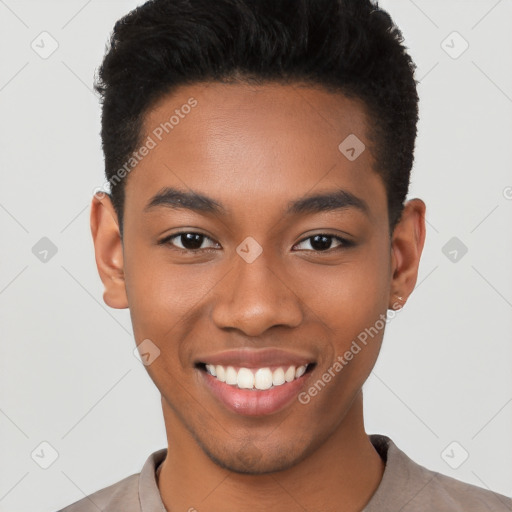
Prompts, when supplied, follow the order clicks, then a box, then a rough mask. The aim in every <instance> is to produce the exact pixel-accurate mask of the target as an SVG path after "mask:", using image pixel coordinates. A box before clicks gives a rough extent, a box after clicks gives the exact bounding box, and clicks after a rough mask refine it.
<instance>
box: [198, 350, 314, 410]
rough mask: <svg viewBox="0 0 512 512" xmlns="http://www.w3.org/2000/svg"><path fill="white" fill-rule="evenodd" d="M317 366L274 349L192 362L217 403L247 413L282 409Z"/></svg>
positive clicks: (236, 352) (207, 357) (206, 357)
mask: <svg viewBox="0 0 512 512" xmlns="http://www.w3.org/2000/svg"><path fill="white" fill-rule="evenodd" d="M315 367H316V362H315V361H313V360H308V359H306V358H304V357H297V356H292V355H290V354H284V353H283V352H280V353H279V354H278V353H277V352H276V351H263V350H262V351H258V352H256V351H251V352H249V351H232V352H229V353H228V352H225V353H223V354H219V355H213V356H205V357H204V358H202V360H201V361H197V362H196V363H195V368H196V370H197V371H198V373H199V376H200V381H201V383H202V384H203V385H204V386H205V387H206V388H207V390H208V392H209V393H210V394H212V395H213V397H214V398H215V399H216V400H217V403H220V404H221V405H223V406H225V407H227V408H228V409H229V410H230V411H232V412H235V413H237V414H242V415H246V416H261V415H268V414H273V413H276V412H278V411H281V410H282V409H284V408H285V407H287V406H288V405H290V404H291V402H292V401H293V400H294V398H297V396H298V394H299V393H300V391H301V389H302V388H303V387H304V386H305V383H306V381H307V380H308V379H309V376H310V375H311V373H312V372H313V370H314V369H315Z"/></svg>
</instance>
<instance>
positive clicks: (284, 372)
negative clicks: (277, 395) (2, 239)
mask: <svg viewBox="0 0 512 512" xmlns="http://www.w3.org/2000/svg"><path fill="white" fill-rule="evenodd" d="M309 366H310V365H309V364H306V365H301V366H297V367H295V366H287V367H285V366H279V367H277V368H275V369H274V370H272V369H271V368H269V367H265V368H243V367H242V368H236V367H233V366H222V365H220V364H218V365H213V364H205V369H206V371H207V372H208V373H209V374H210V375H211V376H212V377H215V378H216V379H217V380H219V381H220V382H225V383H226V384H229V385H230V386H236V387H238V388H239V389H252V390H260V391H264V390H267V389H271V388H274V387H277V386H282V385H283V384H285V383H287V382H292V381H294V380H295V379H298V378H300V377H302V375H304V374H305V373H306V371H307V369H308V367H309Z"/></svg>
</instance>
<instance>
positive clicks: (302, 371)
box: [295, 366, 306, 379]
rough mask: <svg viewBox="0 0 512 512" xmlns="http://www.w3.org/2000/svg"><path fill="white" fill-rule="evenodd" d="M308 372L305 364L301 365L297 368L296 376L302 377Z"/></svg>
mask: <svg viewBox="0 0 512 512" xmlns="http://www.w3.org/2000/svg"><path fill="white" fill-rule="evenodd" d="M305 373H306V367H305V366H299V367H298V368H297V369H296V370H295V378H296V379H298V378H299V377H302V375H304V374H305Z"/></svg>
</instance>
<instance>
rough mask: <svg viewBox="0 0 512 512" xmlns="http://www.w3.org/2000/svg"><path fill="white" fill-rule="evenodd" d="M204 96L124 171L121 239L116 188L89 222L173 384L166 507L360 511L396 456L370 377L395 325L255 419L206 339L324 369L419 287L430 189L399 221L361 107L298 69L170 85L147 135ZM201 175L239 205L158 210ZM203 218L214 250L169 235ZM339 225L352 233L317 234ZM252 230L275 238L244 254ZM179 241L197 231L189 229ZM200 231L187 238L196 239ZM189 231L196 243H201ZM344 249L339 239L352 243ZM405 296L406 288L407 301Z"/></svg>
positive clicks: (141, 334)
mask: <svg viewBox="0 0 512 512" xmlns="http://www.w3.org/2000/svg"><path fill="white" fill-rule="evenodd" d="M190 97H194V98H195V99H197V101H198V106H197V107H195V108H194V109H193V110H192V111H191V112H190V113H189V114H188V115H187V116H186V117H185V119H182V120H180V124H179V125H177V126H176V127H175V128H174V129H173V131H172V132H171V133H169V134H168V135H167V136H165V137H164V138H163V139H162V141H161V142H160V143H159V144H158V146H157V147H156V148H154V149H153V150H151V152H150V153H149V154H148V155H147V156H146V157H145V158H144V159H143V160H142V161H141V162H140V163H139V164H138V165H137V167H136V168H135V169H134V170H133V171H132V172H131V174H130V175H129V176H128V179H127V181H126V190H125V192H126V196H125V197H126V199H125V213H124V239H123V241H121V239H120V235H119V227H118V225H119V222H118V219H117V216H116V213H115V211H114V208H113V207H112V204H111V202H110V198H109V196H108V195H105V196H103V197H94V198H93V201H92V208H91V230H92V234H93V239H94V246H95V255H96V263H97V266H98V271H99V274H100V277H101V279H102V281H103V284H104V287H105V291H104V301H105V302H106V304H108V305H109V306H111V307H113V308H127V307H128V308H130V314H131V319H132V323H133V328H134V333H135V339H136V342H137V344H139V343H141V342H142V341H143V340H144V339H148V338H149V339H150V340H152V342H153V343H154V344H155V345H157V346H158V347H159V349H160V351H161V353H160V356H159V357H157V358H156V359H155V360H154V362H152V363H151V364H150V365H149V366H146V369H147V371H148V373H149V375H150V377H151V379H152V380H153V382H154V383H155V385H156V386H157V387H158V389H159V391H160V393H161V396H162V408H163V414H164V420H165V426H166V432H167V438H168V439H167V440H168V454H167V457H166V459H165V461H164V463H163V465H162V470H161V473H160V475H159V478H158V486H159V489H160V493H161V496H162V500H163V502H164V505H165V506H166V508H167V510H169V511H172V512H174V511H187V510H189V509H191V507H194V508H195V509H196V510H198V511H199V512H203V511H208V512H221V511H222V512H226V511H228V512H231V511H232V512H235V511H236V512H244V511H255V510H257V511H260V510H261V511H269V510H291V511H303V510H308V511H322V512H327V511H332V512H334V511H337V512H340V511H347V512H348V511H354V512H355V511H360V510H361V509H362V508H363V507H364V506H365V504H366V503H367V502H368V501H369V499H370V498H371V496H372V495H373V493H374V492H375V490H376V489H377V487H378V485H379V483H380V481H381V479H382V474H383V471H384V462H383V461H382V460H381V458H380V457H379V455H378V453H377V452H376V451H375V449H374V448H373V446H372V444H371V443H370V440H369V438H368V435H367V434H366V432H365V428H364V421H363V397H362V386H363V384H364V382H365V381H366V379H367V378H368V376H369V374H370V372H371V370H372V368H373V366H374V364H375V362H376V359H377V356H378V354H379V351H380V347H381V343H382V337H383V334H384V330H381V331H380V332H379V334H378V335H377V336H375V337H374V338H373V339H372V340H371V342H369V343H368V345H367V346H365V347H364V349H363V350H361V352H359V353H358V354H357V355H355V356H354V358H353V359H352V360H351V361H350V362H349V363H348V364H347V366H345V367H344V368H343V370H342V371H340V372H339V373H337V374H336V377H335V378H333V379H332V380H331V382H329V384H328V385H326V386H325V387H324V388H323V389H322V391H321V392H320V393H318V395H317V396H315V397H313V398H312V399H311V401H310V402H309V403H308V404H307V405H303V404H301V403H299V401H298V400H293V401H292V402H291V403H290V404H289V405H288V406H286V407H285V408H284V409H283V410H281V411H278V412H276V413H273V414H270V415H266V416H259V417H248V416H243V415H240V414H237V413H235V412H233V411H231V410H228V409H227V408H226V407H225V406H223V405H222V404H221V403H220V402H218V401H217V400H215V399H214V398H213V397H212V395H211V394H210V392H209V390H208V389H207V388H206V387H205V386H204V384H203V383H202V378H201V375H200V373H199V372H200V370H198V369H197V368H195V366H194V361H195V359H196V358H197V357H198V355H199V354H204V353H212V352H220V351H223V350H227V349H232V348H239V347H249V348H260V347H278V348H284V349H286V350H290V351H293V352H294V353H300V354H304V355H307V356H308V357H310V358H311V359H312V360H314V361H315V362H316V366H315V368H314V369H313V372H312V373H311V374H310V376H309V382H311V383H313V382H315V381H316V380H317V379H319V378H321V376H322V374H324V373H325V372H326V371H327V369H328V368H329V367H330V366H332V364H333V361H334V360H335V358H336V357H337V356H338V355H341V354H343V353H344V352H345V351H346V350H348V348H349V347H350V345H351V342H352V340H354V339H356V338H357V335H358V334H359V333H360V332H362V331H364V329H365V328H368V327H370V326H373V325H374V324H375V322H376V320H378V319H379V315H381V314H386V311H387V309H388V308H392V307H393V304H396V302H397V296H401V297H404V299H406V298H407V297H409V295H410V294H411V292H412V291H413V289H414V286H415V283H416V279H417V274H418V266H419V261H420V256H421V252H422V249H423V244H424V240H425V204H424V202H423V201H421V200H420V199H412V200H410V201H408V202H407V203H406V205H405V209H404V212H403V215H402V219H401V221H400V222H399V224H398V225H397V226H396V228H395V229H394V231H393V234H392V237H390V233H389V228H388V212H387V200H386V191H385V186H384V183H383V181H382V178H381V177H380V176H379V175H378V174H377V173H376V172H374V170H373V166H374V165H375V161H374V159H373V156H372V152H371V142H370V140H369V139H368V136H367V129H366V126H367V123H368V118H367V117H366V114H365V110H364V106H363V105H362V104H361V103H359V102H357V101H356V100H353V99H348V98H346V97H344V96H343V95H341V94H332V93H329V92H327V91H324V90H322V89H320V88H312V87H306V86H303V87H299V86H298V85H296V84H295V85H293V86H292V85H270V84H269V85H264V86H249V85H243V84H220V83H214V84H208V85H207V86H205V84H195V85H189V86H186V87H184V88H180V89H178V90H177V91H175V92H174V93H173V94H172V95H167V96H165V97H164V98H161V99H160V100H159V101H158V102H157V103H156V104H155V105H154V106H153V108H152V109H151V110H150V111H149V112H148V113H147V115H146V117H145V123H144V132H145V136H147V135H149V134H151V133H152V130H153V129H154V128H155V127H157V126H158V125H159V124H160V123H161V122H163V121H165V120H167V119H168V118H169V117H170V115H172V113H173V112H174V110H175V109H176V108H179V107H180V106H181V105H183V104H184V103H186V102H187V100H188V99H189V98H190ZM352 133H353V134H356V135H357V137H358V138H359V139H360V140H362V141H363V142H364V143H365V144H366V150H365V151H363V153H362V154H361V155H360V156H359V157H358V158H357V159H356V160H354V161H349V160H348V159H347V158H346V157H345V156H344V155H343V154H342V153H341V152H340V151H339V150H338V145H339V144H340V143H341V142H342V141H343V140H344V139H345V138H346V137H347V136H348V135H349V134H352ZM165 186H172V187H176V188H180V189H181V190H184V191H190V190H193V191H195V192H198V193H201V194H204V195H207V196H209V197H211V198H213V199H215V200H216V201H217V202H218V203H221V204H222V205H223V206H224V207H225V208H226V210H227V211H228V214H227V215H226V216H222V217H221V216H215V215H205V214H200V213H197V212H192V211H187V210H185V209H173V208H169V207H166V206H161V207H159V208H154V209H153V210H151V211H149V212H144V211H143V210H144V207H145V206H146V204H147V203H148V201H149V200H150V199H151V198H152V197H153V196H154V195H155V194H156V193H157V192H158V191H159V190H161V189H162V187H165ZM339 188H342V189H344V190H347V191H350V192H351V193H353V194H355V195H356V196H358V197H359V198H361V199H363V200H364V201H365V202H366V203H367V205H368V207H369V211H368V215H365V214H364V213H363V212H361V211H359V210H358V209H356V208H345V209H341V210H334V211H329V212H323V213H315V214H301V215H293V216H286V215H284V210H285V207H286V205H287V203H288V202H289V201H293V200H296V199H299V198H302V197H304V196H305V195H309V194H312V193H317V192H320V191H322V192H324V191H333V190H336V189H339ZM181 230H183V231H186V232H192V233H193V232H198V231H199V232H200V233H202V234H204V235H206V236H207V237H208V238H205V239H202V240H203V243H202V245H201V247H202V248H206V249H208V248H209V249H210V251H209V252H208V250H206V251H203V252H202V253H198V252H196V253H189V254H188V255H183V254H181V253H179V252H178V251H177V250H176V249H173V248H172V246H171V245H170V244H171V242H168V244H167V245H158V241H159V240H162V239H163V238H165V237H166V236H169V235H171V234H174V233H177V232H179V231H181ZM322 233H327V234H330V235H332V236H341V237H345V238H348V239H349V240H352V241H353V242H354V243H355V245H354V246H352V247H349V246H340V245H339V242H337V241H336V239H335V238H333V239H330V240H331V241H332V243H331V247H332V248H330V249H328V250H327V251H320V250H318V248H317V247H318V245H316V246H315V245H314V243H313V242H312V239H311V238H308V237H312V236H314V235H318V234H322ZM248 236H251V237H252V238H254V239H255V240H256V241H257V242H258V243H259V245H260V246H261V247H262V249H263V252H262V254H261V255H260V256H259V257H258V258H257V259H256V260H255V261H254V262H252V263H250V264H249V263H247V262H246V261H245V260H244V259H242V258H241V257H240V256H239V255H238V254H237V252H236V248H237V246H238V245H239V244H240V243H241V242H242V241H243V240H244V239H245V238H246V237H248ZM172 242H173V243H174V244H175V247H177V248H178V247H180V246H181V244H183V239H182V238H180V237H176V238H174V239H173V241H172ZM185 243H186V241H185ZM188 247H190V246H188ZM340 247H341V249H340ZM402 304H403V302H402Z"/></svg>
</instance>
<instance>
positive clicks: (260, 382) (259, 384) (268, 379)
mask: <svg viewBox="0 0 512 512" xmlns="http://www.w3.org/2000/svg"><path fill="white" fill-rule="evenodd" d="M251 373H252V372H251ZM254 387H255V388H256V389H269V388H271V387H272V372H271V371H270V368H260V369H259V370H258V371H257V372H256V374H255V375H254Z"/></svg>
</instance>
